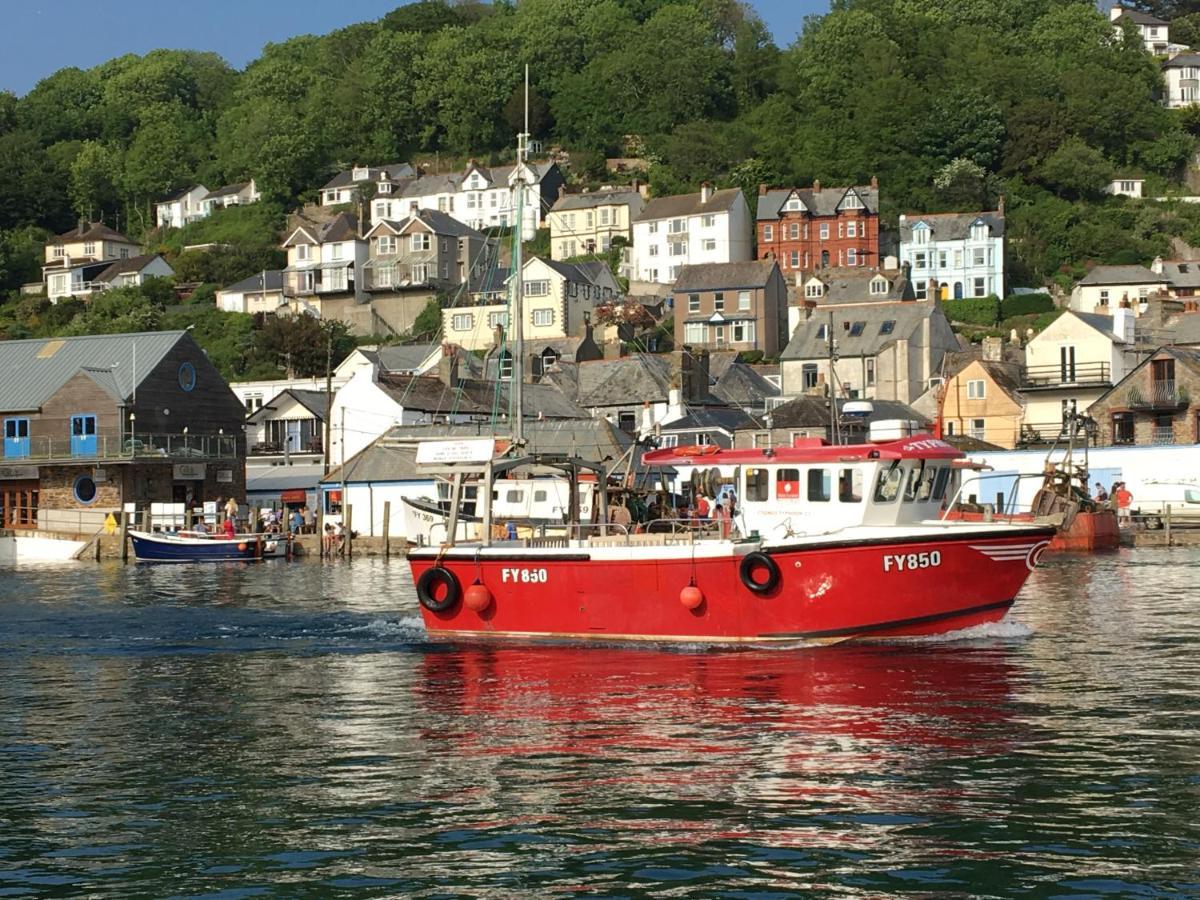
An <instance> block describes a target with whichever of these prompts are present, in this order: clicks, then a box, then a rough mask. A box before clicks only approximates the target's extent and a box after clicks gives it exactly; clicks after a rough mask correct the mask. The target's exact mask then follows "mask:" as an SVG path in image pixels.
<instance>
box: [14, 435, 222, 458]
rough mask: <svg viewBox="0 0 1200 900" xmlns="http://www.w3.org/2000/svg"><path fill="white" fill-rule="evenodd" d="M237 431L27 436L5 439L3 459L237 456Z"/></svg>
mask: <svg viewBox="0 0 1200 900" xmlns="http://www.w3.org/2000/svg"><path fill="white" fill-rule="evenodd" d="M239 437H240V436H239V435H233V434H162V433H155V432H140V431H139V432H135V433H133V434H125V435H117V434H98V435H87V436H86V438H84V439H80V438H78V437H75V438H72V437H64V438H53V437H30V438H27V439H22V446H19V447H14V446H12V445H11V442H9V441H6V442H5V447H4V456H3V457H2V458H3V459H4V461H5V462H8V463H10V464H12V463H20V462H24V461H35V460H51V459H71V460H79V459H114V460H115V459H137V458H149V459H155V458H158V459H172V460H175V461H177V462H186V461H188V460H200V459H232V458H234V457H236V456H237V441H238V438H239Z"/></svg>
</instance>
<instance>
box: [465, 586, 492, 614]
mask: <svg viewBox="0 0 1200 900" xmlns="http://www.w3.org/2000/svg"><path fill="white" fill-rule="evenodd" d="M491 605H492V592H491V591H489V590H488V589H487V585H485V584H484V583H483V582H481V581H480V580H479V579H478V578H476V579H475V581H474V583H473V584H470V585H468V586H467V590H466V593H465V594H464V595H463V606H465V607H466V608H467V609H469V610H471V611H472V612H477V613H481V612H483V611H484V610H485V609H487V608H488V607H489V606H491Z"/></svg>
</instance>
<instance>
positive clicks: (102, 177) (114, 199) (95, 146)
mask: <svg viewBox="0 0 1200 900" xmlns="http://www.w3.org/2000/svg"><path fill="white" fill-rule="evenodd" d="M121 177H122V162H121V153H120V151H119V150H117V149H116V148H115V147H112V146H111V145H108V144H102V143H100V142H99V141H84V142H83V146H82V147H81V148H80V150H79V154H78V155H77V156H76V157H75V159H74V161H73V162H72V163H71V180H70V188H69V190H70V195H71V205H72V206H73V207H74V209H75V213H76V215H78V216H79V217H80V218H83V219H89V220H96V219H100V218H103V216H104V213H105V212H106V211H107V212H109V213H111V212H113V211H115V210H116V209H117V208H118V207H119V203H120V197H121V189H120V185H121Z"/></svg>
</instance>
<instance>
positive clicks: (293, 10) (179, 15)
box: [0, 0, 829, 94]
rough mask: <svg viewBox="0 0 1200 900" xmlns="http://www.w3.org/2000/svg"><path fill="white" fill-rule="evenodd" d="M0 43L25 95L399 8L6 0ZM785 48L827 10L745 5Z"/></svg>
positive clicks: (387, 0)
mask: <svg viewBox="0 0 1200 900" xmlns="http://www.w3.org/2000/svg"><path fill="white" fill-rule="evenodd" d="M4 5H5V6H6V7H7V8H6V9H5V10H4V12H3V16H4V24H3V36H2V37H0V90H9V91H13V92H15V93H17V94H24V93H26V92H27V91H28V90H29V89H30V88H31V87H33V86H34V84H36V83H37V82H38V81H39V80H40V79H42V78H44V77H45V76H46V75H49V74H50V73H51V72H53V71H55V70H56V69H61V68H63V67H64V66H78V67H79V68H81V69H87V68H90V67H92V66H94V65H96V64H97V63H101V62H104V60H106V59H111V58H112V57H114V56H121V55H122V54H125V53H138V54H141V53H145V52H147V51H148V50H154V49H157V48H159V47H167V48H172V49H184V50H214V51H216V52H217V53H220V54H221V55H222V56H223V57H225V59H227V60H228V61H229V62H230V63H231V64H232V65H234V66H236V67H238V68H241V67H242V66H244V65H245V64H246V63H247V62H249V61H250V60H252V59H254V58H255V57H256V56H258V54H259V50H260V49H261V48H262V46H263V44H266V43H268V42H271V41H282V40H286V39H287V38H289V37H293V36H295V35H297V34H324V33H325V32H328V31H332V30H333V29H335V28H341V27H342V26H345V25H349V24H351V23H353V22H365V21H368V20H371V19H378V18H379V17H380V16H382V15H384V14H385V13H387V12H390V11H391V10H393V9H395V8H396V7H397V6H399V5H401V2H400V0H334V2H330V0H287V2H277V0H200V2H199V3H192V4H184V3H170V2H167V3H164V2H163V0H121V2H120V3H117V4H103V3H97V2H95V0H58V2H54V3H51V2H45V0H8V2H6V3H5V4H4ZM751 5H752V6H753V7H754V8H755V9H757V10H758V12H759V15H761V16H762V17H763V19H764V20H765V21H766V23H767V24H768V25H769V26H770V28H771V30H772V32H774V34H775V40H776V41H777V42H778V43H779V44H780V45H781V46H786V45H787V44H790V43H791V42H792V40H794V39H795V37H796V34H797V32H799V30H800V28H801V25H802V23H803V21H804V17H805V16H806V15H809V14H811V13H814V12H824V11H826V10H827V9H828V8H829V2H828V0H751Z"/></svg>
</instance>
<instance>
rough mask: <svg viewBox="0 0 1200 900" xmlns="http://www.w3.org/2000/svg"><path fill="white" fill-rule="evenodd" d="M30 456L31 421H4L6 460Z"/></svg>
mask: <svg viewBox="0 0 1200 900" xmlns="http://www.w3.org/2000/svg"><path fill="white" fill-rule="evenodd" d="M28 455H29V420H28V419H5V420H4V458H5V459H20V458H21V457H25V456H28Z"/></svg>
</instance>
